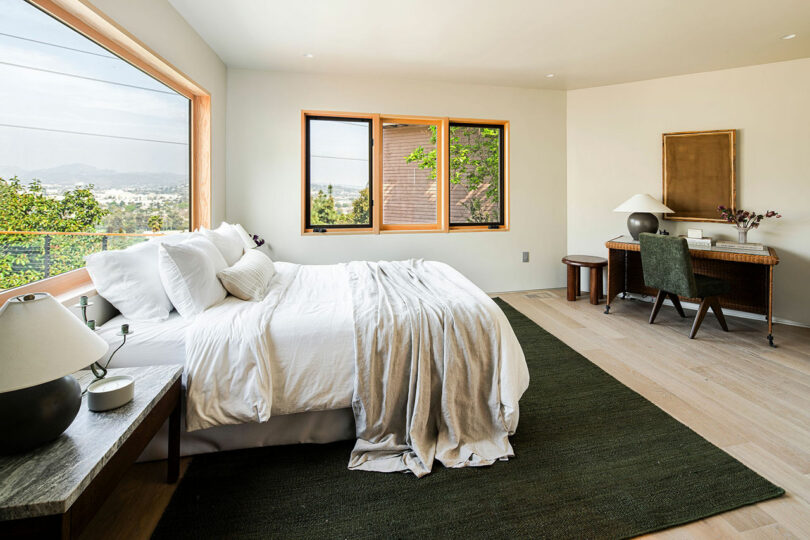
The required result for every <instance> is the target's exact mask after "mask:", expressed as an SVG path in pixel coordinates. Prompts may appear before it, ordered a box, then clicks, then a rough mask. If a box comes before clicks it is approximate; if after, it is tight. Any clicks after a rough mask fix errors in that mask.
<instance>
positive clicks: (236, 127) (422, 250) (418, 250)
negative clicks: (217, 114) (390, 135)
mask: <svg viewBox="0 0 810 540" xmlns="http://www.w3.org/2000/svg"><path fill="white" fill-rule="evenodd" d="M302 109H318V110H334V111H353V112H369V113H374V112H379V113H387V114H411V115H426V116H455V117H468V118H469V117H471V118H492V119H502V120H509V121H510V122H511V136H512V144H511V199H512V203H511V230H510V231H508V232H496V231H492V232H489V231H487V232H464V233H461V232H460V233H449V234H438V233H422V234H381V235H371V234H369V235H354V236H329V237H319V236H302V235H301V203H300V198H301V110H302ZM227 122H228V128H227V147H228V156H227V159H228V165H227V174H228V183H227V188H226V190H227V217H228V220H230V221H234V222H240V223H242V224H244V225H245V227H246V228H247V229H248V230H249V231H250V232H253V233H257V234H260V235H261V236H263V237H264V238H265V239H266V240H267V241H268V243H269V244H270V245H271V247H272V249H273V251H274V255H275V257H276V258H277V259H279V260H285V261H293V262H298V263H309V264H320V263H334V262H339V261H349V260H353V259H355V260H356V259H366V260H380V259H403V258H408V257H422V258H425V259H435V260H441V261H445V262H447V263H449V264H451V265H453V266H454V267H456V268H457V269H458V270H460V271H461V272H463V273H464V274H465V275H467V276H468V277H469V278H470V279H472V280H473V281H474V282H475V283H476V284H477V285H478V286H480V287H481V288H483V289H484V290H486V291H490V292H494V291H506V290H518V289H530V288H539V287H554V286H559V285H560V284H561V283H562V282H563V280H564V277H563V265H562V264H561V263H560V258H561V257H562V256H563V255H564V254H565V253H564V252H565V93H564V92H560V91H549V90H527V89H517V88H505V87H492V86H477V85H463V84H449V83H430V82H416V81H409V80H390V79H389V80H386V79H379V78H373V79H369V78H356V77H344V76H328V75H306V74H296V73H275V72H263V71H251V70H240V69H229V71H228V110H227ZM522 251H530V253H531V259H530V262H529V263H521V252H522Z"/></svg>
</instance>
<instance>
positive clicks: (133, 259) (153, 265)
mask: <svg viewBox="0 0 810 540" xmlns="http://www.w3.org/2000/svg"><path fill="white" fill-rule="evenodd" d="M157 258H158V243H156V242H143V243H141V244H135V245H134V246H131V247H128V248H127V249H122V250H113V251H101V252H99V253H93V254H92V255H88V256H87V257H85V261H86V262H87V271H88V272H89V273H90V278H91V279H92V280H93V284H94V285H95V287H96V291H98V294H100V295H101V296H103V297H104V298H105V299H106V300H107V301H108V302H110V303H111V304H112V305H113V306H115V309H117V310H118V311H120V312H121V315H123V316H124V317H126V318H127V319H130V320H133V321H164V320H166V319H168V318H169V312H171V310H172V303H171V302H170V301H169V297H168V296H167V295H166V292H165V291H164V290H163V285H162V284H161V281H160V273H159V272H158V261H157Z"/></svg>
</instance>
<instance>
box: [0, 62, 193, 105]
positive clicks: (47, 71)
mask: <svg viewBox="0 0 810 540" xmlns="http://www.w3.org/2000/svg"><path fill="white" fill-rule="evenodd" d="M0 64H2V65H5V66H11V67H16V68H21V69H30V70H32V71H41V72H43V73H51V74H54V75H63V76H65V77H73V78H74V79H84V80H87V81H95V82H101V83H107V84H114V85H116V86H126V87H128V88H137V89H139V90H147V91H149V92H157V93H159V94H168V95H170V96H180V94H178V93H177V92H168V91H166V90H157V89H155V88H147V87H146V86H137V85H135V84H126V83H120V82H115V81H108V80H105V79H96V78H94V77H85V76H83V75H74V74H73V73H65V72H63V71H53V70H51V69H43V68H36V67H33V66H25V65H22V64H13V63H11V62H2V61H0ZM181 97H182V96H181Z"/></svg>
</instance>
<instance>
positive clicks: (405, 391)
mask: <svg viewBox="0 0 810 540" xmlns="http://www.w3.org/2000/svg"><path fill="white" fill-rule="evenodd" d="M189 238H190V239H191V241H190V242H189V244H194V243H195V242H196V243H197V244H200V246H201V247H202V248H203V249H202V251H205V250H207V251H209V253H210V254H209V255H204V256H203V255H201V251H200V250H199V249H197V248H195V249H196V251H195V250H193V249H192V248H182V245H183V244H176V245H179V246H181V248H176V249H187V250H191V251H193V252H194V253H195V254H196V255H194V256H195V257H198V258H197V259H196V261H197V263H196V264H195V265H189V266H188V269H187V270H186V273H187V275H188V276H189V278H188V279H190V280H192V281H189V282H188V283H193V280H194V279H207V280H209V281H210V280H211V276H209V274H211V273H212V270H211V269H210V268H209V269H205V268H202V267H203V266H208V263H209V259H211V258H212V257H213V258H215V259H219V255H218V252H217V251H216V249H215V248H214V247H213V245H208V243H207V242H202V241H201V240H200V238H199V237H198V236H190V237H189ZM146 249H152V248H144V251H145V250H146ZM160 250H161V253H162V254H163V256H165V255H166V253H167V252H169V251H171V250H165V249H164V248H163V247H161V248H160ZM248 251H249V250H245V254H244V258H248V257H249V254H250V255H251V256H254V257H256V259H257V260H258V261H259V262H260V263H261V264H262V265H266V264H267V263H269V264H270V265H271V266H274V269H273V270H272V277H268V278H267V279H266V285H267V290H266V292H262V294H261V296H260V298H259V299H258V300H257V301H244V300H241V299H239V298H236V297H235V296H230V295H227V296H226V295H225V294H224V291H223V293H222V296H221V297H219V298H212V299H210V300H208V304H207V305H204V306H196V307H195V305H194V304H193V303H189V302H185V303H183V304H182V305H183V309H182V310H181V308H180V304H179V302H178V301H177V300H176V298H177V294H178V293H177V291H175V294H174V295H172V294H171V293H170V294H169V296H170V299H171V301H172V304H174V305H175V306H176V307H177V311H173V312H171V313H169V312H168V311H165V309H164V315H163V317H162V320H159V321H157V322H144V321H143V320H130V319H127V318H125V317H124V316H123V315H119V316H117V317H114V318H113V319H111V320H110V321H108V322H107V323H106V324H104V325H103V326H101V327H100V328H99V335H101V337H103V338H104V339H106V340H107V341H108V342H109V343H110V344H111V348H110V350H111V351H112V350H113V348H114V347H113V346H114V345H115V344H117V343H120V340H121V338H120V336H119V335H118V330H119V328H120V327H121V325H122V324H124V323H126V324H129V325H130V329H131V331H132V332H133V333H132V335H131V336H130V337H129V338H128V341H127V344H126V346H125V347H123V348H122V349H121V350H120V351H119V352H118V353H116V355H115V357H114V359H113V361H112V363H111V364H110V367H132V366H139V365H155V364H180V365H183V366H184V376H183V377H184V381H183V382H184V389H185V399H184V413H185V414H184V433H183V437H182V440H181V453H182V454H183V455H192V454H198V453H205V452H212V451H220V450H231V449H237V448H249V447H256V446H267V445H276V444H290V443H305V442H312V443H326V442H333V441H337V440H343V439H356V444H355V448H354V450H353V451H352V454H351V458H350V461H349V468H351V469H359V470H374V471H382V472H393V471H411V472H413V473H414V474H416V475H417V476H424V475H425V474H428V473H430V471H431V467H432V465H433V463H434V461H440V462H441V463H443V464H444V465H445V466H448V467H466V466H480V465H489V464H492V463H494V462H495V461H497V460H506V459H508V458H510V457H512V456H513V455H514V454H513V450H512V447H511V444H510V442H509V435H511V434H513V433H514V432H515V429H516V428H517V423H518V418H519V407H518V401H519V399H520V396H521V395H522V394H523V392H524V391H525V390H526V388H527V386H528V369H527V367H526V364H525V359H524V357H523V352H522V350H521V349H520V345H519V343H518V342H517V339H516V337H515V335H514V332H513V331H512V329H511V326H509V323H508V321H507V320H506V317H505V316H504V315H503V313H502V312H501V311H500V309H499V308H498V307H497V306H496V305H495V303H494V302H493V301H492V299H490V298H489V297H488V296H487V295H486V294H484V293H483V292H482V291H481V290H480V289H478V288H477V287H476V286H475V285H473V284H472V283H471V282H470V281H469V280H467V279H466V278H465V277H464V276H462V275H461V274H460V273H458V272H457V271H456V270H454V269H453V268H451V267H450V266H448V265H445V264H443V263H438V262H433V261H422V260H409V261H394V262H387V261H380V262H362V261H355V262H351V263H344V264H335V265H298V264H292V263H283V262H275V263H273V262H272V261H269V260H268V259H266V257H265V256H264V255H262V256H256V255H255V252H250V253H248ZM240 252H241V251H240ZM234 256H235V257H236V254H235V255H234ZM148 257H151V255H149V256H148ZM237 258H238V257H237ZM145 260H147V262H148V261H151V259H150V258H147V259H145ZM217 264H219V266H220V268H224V266H225V261H224V260H220V261H219V263H217ZM92 273H93V272H92V271H91V275H92ZM222 275H223V274H222V273H221V272H219V271H217V272H216V276H218V277H220V279H222V277H221V276H222ZM161 277H162V282H163V284H164V286H167V292H169V289H168V287H169V286H170V285H171V283H170V282H169V281H167V280H166V279H165V278H163V276H161ZM213 280H214V281H215V282H216V281H217V280H216V277H214V278H213ZM181 283H182V282H181ZM216 284H217V286H218V282H217V283H216ZM223 284H224V283H223ZM181 289H182V290H183V291H185V292H189V291H191V292H193V294H197V295H198V296H201V295H204V292H201V291H195V290H194V289H193V288H191V287H189V286H188V285H182V284H181ZM139 290H143V289H139ZM228 290H229V291H231V289H230V288H229V289H228ZM217 294H220V293H217ZM209 296H210V295H209ZM192 300H193V299H192ZM169 306H171V304H169ZM190 309H197V311H196V312H194V313H192V314H189V310H190ZM178 311H179V312H180V313H179V314H178V313H177V312H178ZM108 354H109V353H108ZM136 391H137V383H136ZM164 439H165V430H164V431H163V432H161V434H160V435H159V436H158V437H156V439H155V440H154V441H152V443H151V444H150V445H149V447H148V448H147V449H146V450H145V452H144V454H143V456H142V459H143V460H149V459H158V458H162V457H164V455H165V450H164V449H165V448H166V446H165V443H164Z"/></svg>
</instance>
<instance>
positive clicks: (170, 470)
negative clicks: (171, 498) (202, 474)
mask: <svg viewBox="0 0 810 540" xmlns="http://www.w3.org/2000/svg"><path fill="white" fill-rule="evenodd" d="M181 396H182V392H180V393H178V396H177V403H176V404H175V406H174V409H173V410H172V413H171V415H170V416H169V459H168V462H167V471H166V482H167V483H169V484H174V483H175V482H177V478H178V477H179V476H180V399H181Z"/></svg>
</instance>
